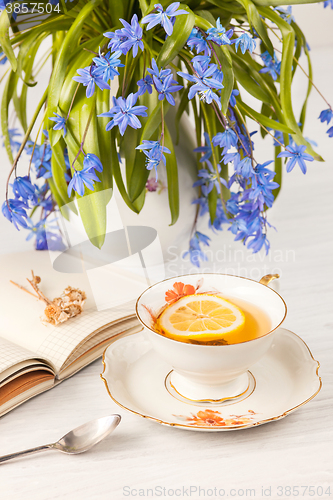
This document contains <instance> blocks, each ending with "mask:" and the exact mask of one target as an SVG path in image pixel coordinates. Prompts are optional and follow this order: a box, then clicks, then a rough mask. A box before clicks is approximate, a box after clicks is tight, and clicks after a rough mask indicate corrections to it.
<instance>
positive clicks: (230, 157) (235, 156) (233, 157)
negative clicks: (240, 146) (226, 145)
mask: <svg viewBox="0 0 333 500" xmlns="http://www.w3.org/2000/svg"><path fill="white" fill-rule="evenodd" d="M222 161H223V163H224V164H225V165H228V163H230V162H232V161H233V162H234V166H236V164H237V163H238V162H239V161H240V154H239V153H238V152H235V153H225V154H224V155H223V156H222V160H221V162H222ZM229 187H230V186H229Z"/></svg>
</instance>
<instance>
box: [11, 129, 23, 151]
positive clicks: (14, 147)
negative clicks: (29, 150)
mask: <svg viewBox="0 0 333 500" xmlns="http://www.w3.org/2000/svg"><path fill="white" fill-rule="evenodd" d="M8 134H9V141H10V146H11V148H12V150H13V152H14V153H17V152H18V150H19V149H20V147H21V139H20V142H19V141H17V140H16V139H15V137H19V138H21V133H20V132H19V130H18V129H17V128H9V129H8Z"/></svg>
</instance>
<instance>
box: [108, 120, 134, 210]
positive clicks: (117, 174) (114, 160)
mask: <svg viewBox="0 0 333 500" xmlns="http://www.w3.org/2000/svg"><path fill="white" fill-rule="evenodd" d="M111 166H112V172H113V177H114V180H115V181H116V184H117V188H118V190H119V193H120V194H121V196H122V198H123V200H124V202H125V203H126V205H127V206H128V207H129V208H130V209H131V210H133V212H135V213H138V212H139V211H138V209H137V208H136V207H135V206H134V205H133V203H132V201H131V200H130V198H129V196H128V194H127V191H126V188H125V185H124V181H123V178H122V175H121V171H120V166H119V159H118V152H117V148H116V132H115V129H114V128H113V129H111Z"/></svg>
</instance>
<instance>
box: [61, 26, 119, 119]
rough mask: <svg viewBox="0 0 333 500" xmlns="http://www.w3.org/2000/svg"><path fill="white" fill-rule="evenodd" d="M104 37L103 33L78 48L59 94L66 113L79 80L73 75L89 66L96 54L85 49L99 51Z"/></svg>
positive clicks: (62, 107)
mask: <svg viewBox="0 0 333 500" xmlns="http://www.w3.org/2000/svg"><path fill="white" fill-rule="evenodd" d="M103 39H104V36H103V35H101V36H98V37H96V38H93V39H92V40H89V41H88V42H86V43H84V44H82V45H81V46H80V47H78V50H77V51H76V57H75V64H74V61H73V64H70V66H69V69H68V73H67V74H66V77H65V79H64V82H63V85H62V88H61V93H60V96H59V107H60V109H61V110H62V111H63V112H64V113H65V114H66V115H67V113H68V110H69V107H70V104H71V102H72V98H73V95H74V92H75V90H76V87H77V82H76V81H75V80H73V76H75V75H76V76H77V69H78V68H85V67H86V66H89V65H90V64H91V63H92V60H93V57H94V54H92V53H91V52H88V51H87V50H84V49H88V50H93V51H94V52H96V51H98V47H99V46H100V45H101V43H102V42H103ZM108 111H109V108H108Z"/></svg>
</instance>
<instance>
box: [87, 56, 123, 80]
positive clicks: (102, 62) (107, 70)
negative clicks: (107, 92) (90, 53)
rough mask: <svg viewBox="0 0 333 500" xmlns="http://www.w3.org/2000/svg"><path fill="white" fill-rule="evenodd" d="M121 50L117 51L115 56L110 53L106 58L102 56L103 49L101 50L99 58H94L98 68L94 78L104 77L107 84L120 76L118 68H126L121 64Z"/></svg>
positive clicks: (95, 69)
mask: <svg viewBox="0 0 333 500" xmlns="http://www.w3.org/2000/svg"><path fill="white" fill-rule="evenodd" d="M120 55H121V50H117V51H116V52H114V53H113V54H111V52H108V53H107V54H105V55H104V56H103V55H102V54H101V49H99V57H94V58H93V61H94V63H95V64H96V67H95V68H94V70H93V73H94V76H96V77H98V78H100V77H102V78H103V80H104V81H105V82H108V81H109V80H113V79H114V77H115V76H117V75H119V71H117V69H116V68H119V67H121V66H124V64H121V63H120V59H119V57H120Z"/></svg>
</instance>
